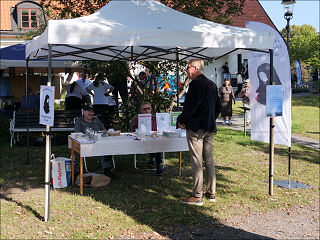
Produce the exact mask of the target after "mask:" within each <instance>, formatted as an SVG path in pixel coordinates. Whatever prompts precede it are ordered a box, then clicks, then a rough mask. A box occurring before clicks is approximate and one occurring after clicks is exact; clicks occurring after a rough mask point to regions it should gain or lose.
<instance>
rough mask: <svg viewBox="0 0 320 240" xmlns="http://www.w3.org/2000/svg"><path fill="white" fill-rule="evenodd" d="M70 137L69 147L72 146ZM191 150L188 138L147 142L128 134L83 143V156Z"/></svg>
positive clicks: (148, 140) (157, 139) (153, 139)
mask: <svg viewBox="0 0 320 240" xmlns="http://www.w3.org/2000/svg"><path fill="white" fill-rule="evenodd" d="M71 144H72V142H71V140H70V139H69V142H68V147H69V148H71ZM179 151H189V148H188V144H187V139H186V138H168V139H167V138H163V137H157V138H151V139H147V140H146V141H145V142H143V141H141V140H133V139H130V138H128V137H126V136H121V137H120V138H117V137H103V138H102V139H101V140H99V141H96V142H95V143H85V144H81V149H80V155H81V157H92V156H103V155H127V154H143V153H156V152H179Z"/></svg>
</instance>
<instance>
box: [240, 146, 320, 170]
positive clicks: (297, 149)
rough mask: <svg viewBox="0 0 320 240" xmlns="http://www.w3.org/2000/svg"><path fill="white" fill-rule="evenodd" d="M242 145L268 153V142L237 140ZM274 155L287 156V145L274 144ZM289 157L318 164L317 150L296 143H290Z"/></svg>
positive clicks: (319, 160)
mask: <svg viewBox="0 0 320 240" xmlns="http://www.w3.org/2000/svg"><path fill="white" fill-rule="evenodd" d="M238 144H239V145H242V146H243V147H247V146H251V147H253V148H254V149H255V150H259V151H261V152H263V153H265V154H269V155H270V144H269V143H263V142H258V141H248V142H238ZM274 155H275V156H278V157H285V156H286V157H288V158H289V147H287V146H282V145H278V144H275V147H274ZM291 159H292V160H294V159H300V160H303V161H307V162H310V163H314V164H319V162H320V159H319V151H318V150H316V149H313V148H310V147H306V146H304V145H300V144H297V143H292V144H291Z"/></svg>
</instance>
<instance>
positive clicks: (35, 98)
mask: <svg viewBox="0 0 320 240" xmlns="http://www.w3.org/2000/svg"><path fill="white" fill-rule="evenodd" d="M27 93H28V109H29V110H40V92H39V91H38V92H37V94H36V95H35V94H34V91H33V88H32V87H28V91H27ZM21 109H23V110H27V97H26V95H24V96H22V97H21Z"/></svg>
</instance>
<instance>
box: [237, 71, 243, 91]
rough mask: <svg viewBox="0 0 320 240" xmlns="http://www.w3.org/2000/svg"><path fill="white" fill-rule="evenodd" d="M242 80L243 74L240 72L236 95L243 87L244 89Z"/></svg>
mask: <svg viewBox="0 0 320 240" xmlns="http://www.w3.org/2000/svg"><path fill="white" fill-rule="evenodd" d="M242 81H243V78H242V75H241V74H240V73H239V74H238V76H237V86H238V89H237V91H236V93H235V95H236V96H238V95H239V93H240V92H241V89H242Z"/></svg>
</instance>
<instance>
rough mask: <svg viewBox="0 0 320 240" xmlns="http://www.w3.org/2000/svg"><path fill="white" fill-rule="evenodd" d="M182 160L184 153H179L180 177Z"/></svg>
mask: <svg viewBox="0 0 320 240" xmlns="http://www.w3.org/2000/svg"><path fill="white" fill-rule="evenodd" d="M181 160H182V152H181V151H180V152H179V176H181Z"/></svg>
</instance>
